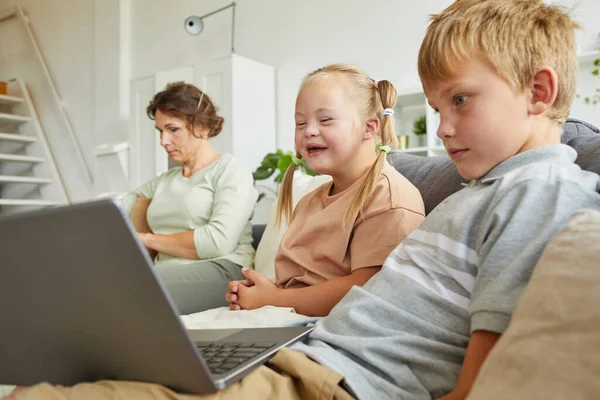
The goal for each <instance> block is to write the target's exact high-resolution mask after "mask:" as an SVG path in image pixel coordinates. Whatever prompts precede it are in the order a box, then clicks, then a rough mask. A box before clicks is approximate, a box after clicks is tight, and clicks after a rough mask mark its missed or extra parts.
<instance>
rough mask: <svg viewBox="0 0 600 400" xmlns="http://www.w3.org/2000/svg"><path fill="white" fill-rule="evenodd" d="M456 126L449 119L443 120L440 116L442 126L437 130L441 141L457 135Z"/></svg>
mask: <svg viewBox="0 0 600 400" xmlns="http://www.w3.org/2000/svg"><path fill="white" fill-rule="evenodd" d="M455 132H456V131H455V130H454V125H453V124H452V123H451V122H450V121H449V120H448V118H443V117H442V116H441V115H440V126H439V127H438V130H437V136H438V137H439V138H440V139H444V138H447V137H452V136H454V135H455Z"/></svg>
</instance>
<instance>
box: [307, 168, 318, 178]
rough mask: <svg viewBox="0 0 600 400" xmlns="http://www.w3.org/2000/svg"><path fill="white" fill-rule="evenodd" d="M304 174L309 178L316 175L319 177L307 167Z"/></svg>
mask: <svg viewBox="0 0 600 400" xmlns="http://www.w3.org/2000/svg"><path fill="white" fill-rule="evenodd" d="M304 172H306V174H307V175H310V176H317V175H319V174H318V173H316V172H315V171H313V170H312V169H310V168H308V167H305V168H304Z"/></svg>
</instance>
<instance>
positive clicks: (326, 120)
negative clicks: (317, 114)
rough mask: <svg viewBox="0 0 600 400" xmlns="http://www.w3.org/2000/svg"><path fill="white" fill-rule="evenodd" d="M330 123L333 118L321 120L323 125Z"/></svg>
mask: <svg viewBox="0 0 600 400" xmlns="http://www.w3.org/2000/svg"><path fill="white" fill-rule="evenodd" d="M330 121H331V118H321V123H322V124H324V123H327V122H330Z"/></svg>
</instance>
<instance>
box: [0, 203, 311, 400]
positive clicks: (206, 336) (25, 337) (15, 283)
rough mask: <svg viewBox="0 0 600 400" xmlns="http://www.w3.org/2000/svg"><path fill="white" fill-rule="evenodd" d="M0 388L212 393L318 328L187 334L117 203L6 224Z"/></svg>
mask: <svg viewBox="0 0 600 400" xmlns="http://www.w3.org/2000/svg"><path fill="white" fill-rule="evenodd" d="M0 326H1V328H0V384H14V385H31V384H35V383H39V382H50V383H53V384H62V385H73V384H76V383H79V382H86V381H87V382H89V381H96V380H101V379H114V380H133V381H144V382H154V383H159V384H162V385H165V386H167V387H170V388H172V389H173V390H175V391H178V392H184V393H194V394H204V393H212V392H215V391H217V390H218V389H221V388H223V387H225V386H227V385H228V384H230V383H232V382H234V381H236V380H238V379H240V378H241V377H242V376H244V375H245V374H247V373H248V372H250V371H251V370H252V369H253V368H255V367H257V366H259V365H261V364H263V363H264V362H266V361H267V360H268V359H269V357H271V356H272V355H273V354H274V353H275V352H277V350H279V349H280V348H282V347H285V346H287V345H289V344H291V343H293V342H294V341H296V340H298V339H300V338H302V337H304V336H306V335H307V334H308V333H309V332H310V330H311V328H308V327H294V328H257V329H242V330H199V331H189V332H188V331H186V329H185V328H184V326H183V325H182V323H181V320H180V318H179V316H178V315H177V313H176V311H175V307H174V305H173V303H172V302H171V300H170V299H169V297H168V295H167V294H166V292H165V290H164V288H163V286H162V285H161V283H160V282H159V280H158V279H157V276H156V274H155V272H154V268H153V266H152V262H151V260H150V258H149V256H148V254H147V252H146V250H145V249H144V248H143V246H142V245H141V243H140V242H139V240H138V238H137V234H136V233H135V231H134V229H133V227H132V226H131V224H130V223H129V219H128V217H127V216H126V214H124V213H123V211H122V210H121V209H120V207H119V206H118V205H117V204H115V203H114V202H113V201H111V200H102V201H97V202H92V203H85V204H78V205H72V206H66V207H58V208H52V209H45V210H40V211H33V212H28V213H22V214H14V215H8V216H4V217H0Z"/></svg>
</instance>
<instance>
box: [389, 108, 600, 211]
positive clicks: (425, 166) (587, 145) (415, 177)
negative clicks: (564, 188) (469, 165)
mask: <svg viewBox="0 0 600 400" xmlns="http://www.w3.org/2000/svg"><path fill="white" fill-rule="evenodd" d="M561 141H562V143H565V144H568V145H569V146H571V147H573V148H574V149H575V150H576V151H577V154H578V156H577V160H576V161H575V163H577V164H578V165H579V166H580V167H581V168H582V169H584V170H586V171H592V172H595V173H597V174H600V130H599V129H598V128H597V127H595V126H593V125H590V124H588V123H586V122H583V121H579V120H576V119H572V118H570V119H568V120H567V122H566V123H565V125H564V129H563V135H562V137H561ZM388 161H389V162H390V164H391V165H393V166H394V168H396V169H397V170H398V172H400V173H401V174H402V175H404V177H406V179H408V180H409V181H411V182H412V184H413V185H415V186H416V187H417V189H419V191H420V192H421V196H423V202H424V203H425V213H426V214H429V213H430V212H431V210H433V209H434V208H435V207H436V206H437V205H438V204H439V203H441V202H442V200H444V199H445V198H446V197H448V196H450V195H451V194H453V193H454V192H457V191H458V190H460V189H461V188H462V183H463V182H466V180H464V179H463V178H462V177H461V176H460V175H459V174H458V171H457V169H456V166H455V165H454V163H453V162H452V160H450V159H448V158H446V157H423V156H417V155H414V154H408V153H403V152H399V151H393V152H391V153H390V154H388Z"/></svg>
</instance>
